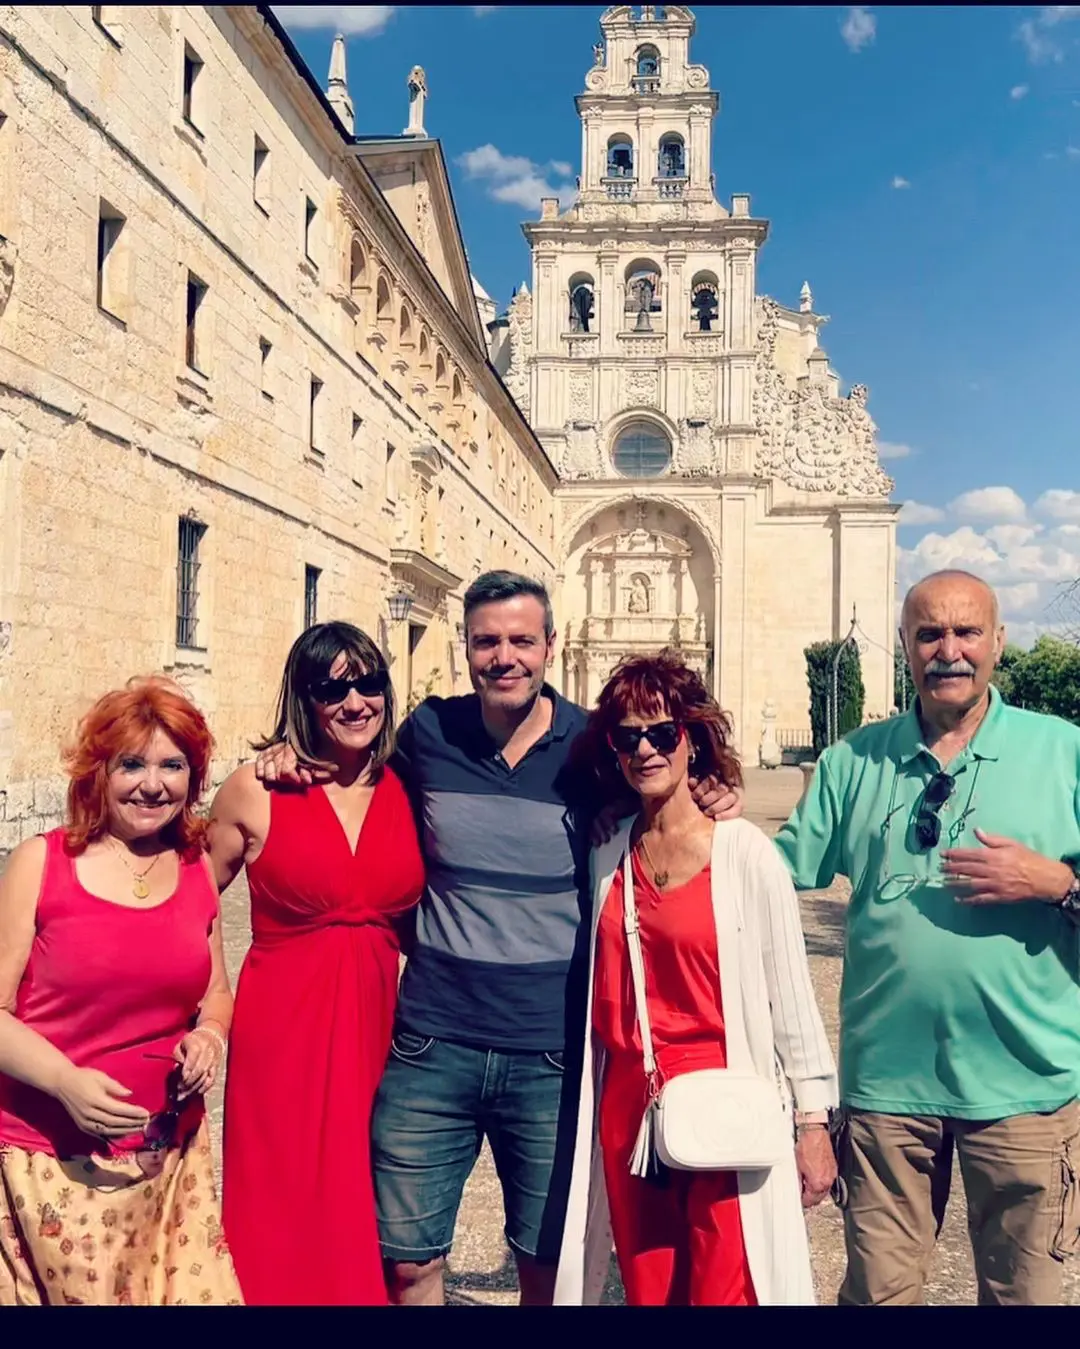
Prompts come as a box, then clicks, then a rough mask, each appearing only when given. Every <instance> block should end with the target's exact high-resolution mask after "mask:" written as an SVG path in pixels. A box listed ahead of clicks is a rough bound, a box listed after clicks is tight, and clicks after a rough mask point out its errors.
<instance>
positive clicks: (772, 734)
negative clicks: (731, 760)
mask: <svg viewBox="0 0 1080 1349" xmlns="http://www.w3.org/2000/svg"><path fill="white" fill-rule="evenodd" d="M758 760H759V762H760V764H761V766H762V768H779V767H780V765H781V764H782V763H783V761H784V756H783V754H782V753H781V751H780V743H779V741H778V740H777V738H776V703H775V702H773V700H772V699H771V698H766V699H765V706H764V707H763V708H762V709H761V748H760V750H759V751H758Z"/></svg>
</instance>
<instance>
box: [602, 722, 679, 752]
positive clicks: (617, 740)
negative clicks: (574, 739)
mask: <svg viewBox="0 0 1080 1349" xmlns="http://www.w3.org/2000/svg"><path fill="white" fill-rule="evenodd" d="M681 739H682V727H681V726H680V725H679V723H678V722H677V721H658V722H657V723H656V724H655V725H653V726H613V727H612V728H611V730H610V731H609V732H608V744H609V745H610V746H611V748H612V749H613V750H615V752H616V753H617V754H636V753H637V751H638V746H639V745H640V744H641V742H642V741H643V740H647V741H648V742H649V744H650V745H651V746H652V748H653V749H654V750H656V752H657V754H670V753H671V752H672V750H673V749H674V748H675V747H676V745H678V743H679V741H680V740H681Z"/></svg>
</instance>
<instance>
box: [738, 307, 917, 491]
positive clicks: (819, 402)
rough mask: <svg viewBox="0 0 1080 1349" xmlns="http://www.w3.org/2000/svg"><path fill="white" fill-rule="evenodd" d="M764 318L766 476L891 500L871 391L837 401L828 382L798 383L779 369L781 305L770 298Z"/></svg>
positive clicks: (759, 379) (760, 378)
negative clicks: (877, 443)
mask: <svg viewBox="0 0 1080 1349" xmlns="http://www.w3.org/2000/svg"><path fill="white" fill-rule="evenodd" d="M757 318H758V333H757V361H756V369H755V379H754V398H753V415H754V421H755V424H756V425H757V427H758V430H759V432H760V435H761V448H760V451H759V454H758V463H757V470H758V472H759V473H760V474H761V475H762V476H765V477H775V478H779V479H780V480H781V481H782V482H786V483H787V484H788V485H789V486H791V487H795V488H797V489H798V490H800V491H803V492H830V493H834V494H835V495H836V496H841V497H856V498H870V499H881V498H885V497H888V495H889V493H890V492H891V491H892V489H893V482H892V479H891V478H889V477H888V476H887V475H886V473H885V471H884V470H883V469H882V467H881V464H880V463H879V462H878V456H877V449H876V448H875V445H874V432H875V431H876V430H877V428H876V427H875V426H874V423H873V421H872V420H871V419H870V414H869V413H868V412H867V410H866V402H867V390H866V387H865V386H864V385H856V386H855V387H854V388H853V389H852V391H851V394H850V395H849V396H848V397H847V398H837V397H833V396H832V394H831V393H830V391H829V387H828V385H826V384H821V383H814V382H811V381H809V380H803V381H800V382H799V383H798V384H797V385H794V384H792V382H791V381H790V380H788V379H786V378H785V376H784V375H783V374H782V372H781V371H780V370H779V369H778V368H777V365H776V340H777V333H778V331H779V305H777V303H776V301H775V300H771V299H769V298H767V297H764V298H762V299H761V300H760V301H759V302H758V305H757Z"/></svg>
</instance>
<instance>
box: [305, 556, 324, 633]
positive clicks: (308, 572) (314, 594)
mask: <svg viewBox="0 0 1080 1349" xmlns="http://www.w3.org/2000/svg"><path fill="white" fill-rule="evenodd" d="M321 575H322V573H321V571H320V570H319V568H318V567H312V566H307V567H305V568H304V627H305V628H311V627H314V626H315V624H316V623H317V622H318V621H319V577H320V576H321Z"/></svg>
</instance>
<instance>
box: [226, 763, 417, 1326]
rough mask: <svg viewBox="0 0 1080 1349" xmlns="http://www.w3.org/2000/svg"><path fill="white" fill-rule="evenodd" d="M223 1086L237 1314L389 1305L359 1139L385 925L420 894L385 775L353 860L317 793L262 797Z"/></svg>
mask: <svg viewBox="0 0 1080 1349" xmlns="http://www.w3.org/2000/svg"><path fill="white" fill-rule="evenodd" d="M270 802H271V805H270V831H269V834H268V836H267V839H266V843H265V845H264V847H263V850H262V852H261V853H260V854H259V856H258V857H257V858H256V860H255V861H254V862H253V863H252V864H251V866H250V867H249V868H248V885H249V888H250V892H251V926H252V947H251V949H250V951H249V952H248V954H247V958H246V959H245V961H244V967H243V970H242V971H241V973H240V980H239V983H238V985H237V991H236V1010H235V1014H234V1017H233V1028H232V1036H231V1042H230V1047H229V1072H228V1077H227V1079H226V1087H225V1148H224V1153H225V1157H224V1216H225V1231H226V1233H227V1235H228V1240H229V1246H230V1248H231V1250H232V1253H233V1260H234V1262H235V1265H236V1272H237V1275H238V1276H239V1279H240V1286H241V1288H242V1289H243V1292H244V1300H245V1302H246V1303H247V1304H248V1305H259V1304H261V1305H286V1306H312V1305H338V1306H358V1305H379V1304H384V1303H385V1302H386V1301H387V1296H386V1288H385V1284H384V1281H383V1273H382V1261H381V1258H380V1255H379V1241H378V1233H377V1230H376V1225H375V1197H374V1192H373V1188H372V1178H371V1160H370V1144H369V1126H370V1119H371V1106H372V1101H373V1100H374V1096H375V1090H376V1088H377V1087H378V1084H379V1078H380V1077H381V1075H382V1071H383V1067H384V1065H385V1063H386V1058H387V1055H388V1053H389V1050H390V1036H391V1032H392V1026H393V1019H394V1007H395V1003H396V1001H397V984H398V964H399V956H400V942H399V939H398V934H397V931H396V929H395V925H394V920H395V919H397V918H399V917H400V916H401V915H403V914H404V913H406V912H407V911H408V910H409V909H411V908H412V907H413V906H414V905H415V904H416V902H417V901H418V899H419V898H420V892H421V889H422V887H423V882H424V870H423V862H422V860H421V857H420V848H419V844H418V842H417V837H416V828H415V825H414V823H413V817H412V812H411V810H410V808H409V802H408V799H407V797H406V795H405V791H404V788H403V787H402V785H401V783H400V781H399V780H398V778H397V777H395V776H394V774H393V772H391V771H390V770H389V769H384V770H383V774H382V777H381V778H380V780H379V783H378V785H377V786H376V788H375V791H374V793H373V794H372V798H371V802H370V804H369V806H368V812H367V815H366V816H365V818H364V823H363V827H362V829H361V831H360V837H359V839H358V840H357V845H356V852H355V853H352V852H350V850H349V844H348V840H347V839H346V836H345V831H344V829H343V828H342V825H341V822H340V821H339V819H338V817H337V815H336V814H335V812H334V808H333V806H332V805H331V804H330V801H329V799H328V797H327V795H326V793H325V791H324V790H323V789H322V788H321V787H314V788H311V789H309V790H308V791H301V792H284V791H274V792H271V795H270Z"/></svg>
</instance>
